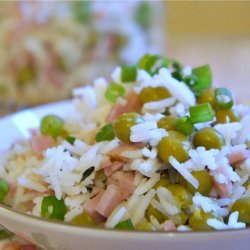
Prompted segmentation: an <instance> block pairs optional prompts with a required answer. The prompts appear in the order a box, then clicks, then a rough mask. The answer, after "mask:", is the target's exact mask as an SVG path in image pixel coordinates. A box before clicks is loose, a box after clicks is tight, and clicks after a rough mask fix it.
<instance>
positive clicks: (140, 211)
mask: <svg viewBox="0 0 250 250" xmlns="http://www.w3.org/2000/svg"><path fill="white" fill-rule="evenodd" d="M154 195H155V190H154V189H151V190H150V191H149V192H148V193H147V194H145V195H144V196H143V198H142V199H141V202H140V204H139V206H138V208H137V209H136V211H135V212H134V213H133V215H132V217H131V221H132V222H133V224H134V225H136V224H137V223H138V222H140V220H141V219H142V218H143V217H144V215H145V211H146V209H147V208H148V206H149V204H150V202H151V200H152V199H153V197H154Z"/></svg>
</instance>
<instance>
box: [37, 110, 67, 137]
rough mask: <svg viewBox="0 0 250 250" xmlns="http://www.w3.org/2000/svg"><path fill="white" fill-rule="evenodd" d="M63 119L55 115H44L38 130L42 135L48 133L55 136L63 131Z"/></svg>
mask: <svg viewBox="0 0 250 250" xmlns="http://www.w3.org/2000/svg"><path fill="white" fill-rule="evenodd" d="M63 129H64V121H63V119H62V118H60V117H59V116H57V115H46V116H44V117H43V119H42V121H41V124H40V131H41V133H42V134H43V135H50V136H52V137H53V138H56V137H57V136H59V135H62V134H63V132H64V130H63Z"/></svg>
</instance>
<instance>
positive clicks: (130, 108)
mask: <svg viewBox="0 0 250 250" xmlns="http://www.w3.org/2000/svg"><path fill="white" fill-rule="evenodd" d="M125 100H126V101H127V103H126V105H124V106H123V105H122V104H120V103H118V102H117V103H115V105H114V106H113V107H112V109H111V111H110V113H109V115H108V116H107V118H106V121H107V122H112V121H114V120H115V119H116V118H117V117H118V116H119V115H121V114H123V113H128V112H140V110H141V107H142V104H141V102H140V99H139V96H138V94H136V93H135V92H134V91H133V90H131V91H130V92H129V93H128V94H127V95H126V97H125Z"/></svg>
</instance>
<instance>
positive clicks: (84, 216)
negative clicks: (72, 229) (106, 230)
mask: <svg viewBox="0 0 250 250" xmlns="http://www.w3.org/2000/svg"><path fill="white" fill-rule="evenodd" d="M71 223H72V224H73V225H78V226H96V223H95V221H94V220H93V218H92V217H91V216H90V215H89V214H88V213H86V212H83V213H81V214H79V215H77V216H76V217H74V218H73V220H72V221H71Z"/></svg>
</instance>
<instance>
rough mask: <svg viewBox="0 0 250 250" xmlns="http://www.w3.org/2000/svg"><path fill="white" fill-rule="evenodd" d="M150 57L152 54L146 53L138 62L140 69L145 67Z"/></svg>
mask: <svg viewBox="0 0 250 250" xmlns="http://www.w3.org/2000/svg"><path fill="white" fill-rule="evenodd" d="M150 57H151V55H150V54H149V53H147V54H145V55H144V56H143V57H142V58H141V59H140V60H139V62H138V63H137V65H138V67H139V68H140V69H145V67H146V64H147V61H148V60H149V58H150Z"/></svg>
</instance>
